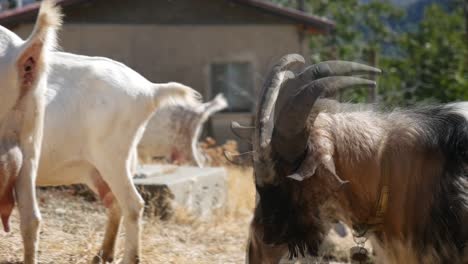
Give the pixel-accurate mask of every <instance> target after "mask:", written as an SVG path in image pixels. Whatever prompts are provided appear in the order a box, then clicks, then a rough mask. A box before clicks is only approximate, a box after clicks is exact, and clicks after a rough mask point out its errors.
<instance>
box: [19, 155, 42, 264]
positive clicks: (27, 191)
mask: <svg viewBox="0 0 468 264" xmlns="http://www.w3.org/2000/svg"><path fill="white" fill-rule="evenodd" d="M35 165H36V164H35V162H34V161H31V160H25V162H24V164H23V168H22V169H21V172H20V175H19V177H18V179H17V180H16V183H15V192H16V198H17V201H18V212H19V216H20V228H21V236H22V237H23V244H24V263H25V264H35V263H37V260H36V252H37V248H38V244H39V240H38V239H39V238H38V237H39V225H40V222H41V214H40V212H39V207H38V205H37V200H36V189H35V186H36V185H35V178H36V177H35V173H34V171H33V168H35Z"/></svg>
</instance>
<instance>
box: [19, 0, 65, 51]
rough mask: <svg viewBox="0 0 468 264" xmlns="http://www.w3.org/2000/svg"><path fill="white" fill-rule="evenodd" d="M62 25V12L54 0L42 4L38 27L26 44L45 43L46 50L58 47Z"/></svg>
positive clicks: (37, 22) (36, 26) (35, 27)
mask: <svg viewBox="0 0 468 264" xmlns="http://www.w3.org/2000/svg"><path fill="white" fill-rule="evenodd" d="M61 25H62V12H61V9H60V7H58V6H56V5H55V1H54V0H44V1H42V3H41V8H40V10H39V15H38V16H37V20H36V25H35V26H34V30H33V32H32V33H31V36H30V37H29V38H28V39H27V41H26V43H31V44H32V43H37V41H39V42H40V43H43V44H44V46H45V47H46V50H53V49H55V47H56V46H57V30H58V29H59V28H60V26H61Z"/></svg>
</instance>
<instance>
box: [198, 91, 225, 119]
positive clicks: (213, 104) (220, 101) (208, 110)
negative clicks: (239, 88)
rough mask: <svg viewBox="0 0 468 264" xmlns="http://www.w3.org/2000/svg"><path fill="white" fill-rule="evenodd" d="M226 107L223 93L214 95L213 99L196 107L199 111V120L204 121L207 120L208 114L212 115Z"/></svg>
mask: <svg viewBox="0 0 468 264" xmlns="http://www.w3.org/2000/svg"><path fill="white" fill-rule="evenodd" d="M226 107H228V103H227V100H226V97H224V95H223V94H222V93H220V94H218V95H216V97H215V98H213V100H211V101H209V102H206V103H203V104H201V105H200V106H199V107H198V108H197V112H199V113H201V122H205V121H206V120H208V118H210V116H212V115H213V114H215V113H216V112H219V111H221V110H223V109H225V108H226Z"/></svg>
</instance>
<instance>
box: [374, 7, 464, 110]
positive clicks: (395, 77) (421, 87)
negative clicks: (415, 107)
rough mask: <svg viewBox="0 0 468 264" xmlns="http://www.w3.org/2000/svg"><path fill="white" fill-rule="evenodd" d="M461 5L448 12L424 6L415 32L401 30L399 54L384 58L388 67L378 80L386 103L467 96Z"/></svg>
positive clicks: (462, 98)
mask: <svg viewBox="0 0 468 264" xmlns="http://www.w3.org/2000/svg"><path fill="white" fill-rule="evenodd" d="M464 24H465V23H464V15H463V9H462V6H461V5H460V6H458V7H456V8H455V9H454V10H453V11H452V12H447V11H445V10H444V9H443V8H442V7H440V6H438V5H435V4H433V5H430V6H428V7H426V9H425V14H424V19H423V21H421V23H420V24H419V26H418V27H417V29H416V31H415V32H409V33H404V34H402V36H401V38H400V39H399V41H398V48H399V49H400V51H401V55H400V56H398V57H391V58H386V59H385V60H383V61H382V67H383V68H387V69H389V73H388V74H386V76H389V77H384V78H383V80H382V81H381V82H380V86H381V88H382V92H383V93H382V98H383V100H384V102H386V103H387V104H403V103H404V104H414V103H416V102H419V101H430V102H449V101H457V100H468V69H467V59H466V58H467V55H468V45H467V43H466V38H465V37H466V35H465V29H464Z"/></svg>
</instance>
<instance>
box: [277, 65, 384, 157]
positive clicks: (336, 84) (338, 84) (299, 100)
mask: <svg viewBox="0 0 468 264" xmlns="http://www.w3.org/2000/svg"><path fill="white" fill-rule="evenodd" d="M333 64H334V65H336V66H339V67H337V68H335V71H333V69H332V70H330V68H329V67H321V69H326V70H327V73H326V74H332V75H335V74H340V75H341V74H352V72H353V71H355V70H356V65H355V66H353V67H346V66H342V65H341V64H340V63H337V62H334V63H333ZM346 64H348V65H349V63H346ZM328 66H330V64H328ZM363 66H364V65H363ZM365 67H368V66H365ZM365 67H361V68H365ZM316 69H317V68H312V67H309V68H308V69H307V70H306V71H304V72H303V73H302V74H301V75H299V76H298V78H297V79H299V80H300V81H297V80H296V81H292V82H290V83H286V84H285V85H284V87H283V89H282V91H281V92H280V95H279V98H278V101H280V102H281V105H280V106H279V107H278V106H277V107H276V108H275V109H276V110H275V112H276V113H275V116H276V117H277V118H276V121H275V129H274V132H273V137H274V140H272V146H273V149H274V151H275V152H276V153H277V154H279V156H280V157H281V158H282V159H283V160H284V161H286V162H288V163H290V164H295V163H297V161H298V159H299V158H300V157H301V156H302V155H303V154H304V152H305V151H306V150H307V140H308V137H309V134H308V131H307V119H308V118H309V115H310V114H311V113H312V112H313V106H314V104H315V102H316V100H317V99H318V98H319V97H320V96H327V95H329V94H333V93H335V92H336V91H338V90H341V89H345V88H349V87H353V86H369V87H374V86H376V83H375V82H374V81H370V80H366V79H362V78H357V77H349V76H332V77H324V78H320V79H318V80H314V81H312V82H310V83H307V79H309V78H314V77H316V76H320V77H321V76H324V75H323V72H322V73H321V72H318V71H316ZM336 69H338V70H336ZM368 69H369V70H370V71H371V73H378V72H379V71H378V70H376V69H375V68H372V67H369V68H368ZM309 80H310V79H309ZM304 83H305V84H304ZM301 84H302V85H301ZM298 85H300V86H298ZM316 116H317V115H315V116H313V119H312V120H311V121H310V122H311V123H313V121H314V119H315V118H316Z"/></svg>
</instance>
